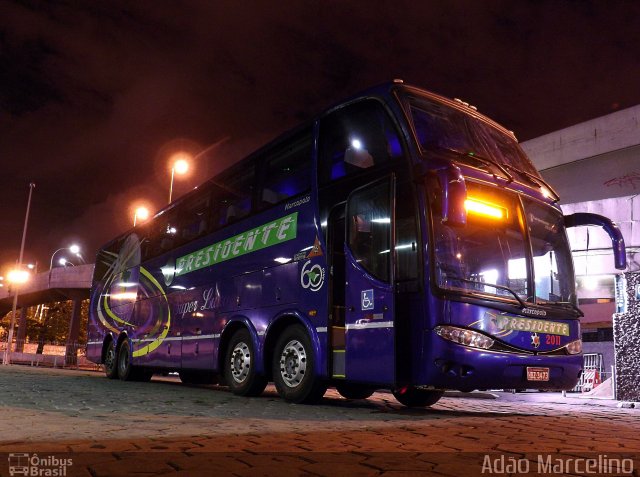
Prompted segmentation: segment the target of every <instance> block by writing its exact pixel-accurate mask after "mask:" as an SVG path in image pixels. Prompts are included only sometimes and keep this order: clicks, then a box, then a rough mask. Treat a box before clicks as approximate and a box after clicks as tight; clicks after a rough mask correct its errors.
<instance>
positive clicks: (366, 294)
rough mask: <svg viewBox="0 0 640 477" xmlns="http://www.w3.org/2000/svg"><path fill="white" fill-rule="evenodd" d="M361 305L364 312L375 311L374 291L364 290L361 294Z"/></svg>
mask: <svg viewBox="0 0 640 477" xmlns="http://www.w3.org/2000/svg"><path fill="white" fill-rule="evenodd" d="M360 304H361V305H362V306H361V308H362V311H365V310H373V290H362V291H361V292H360Z"/></svg>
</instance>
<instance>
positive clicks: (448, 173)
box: [437, 164, 467, 225]
mask: <svg viewBox="0 0 640 477" xmlns="http://www.w3.org/2000/svg"><path fill="white" fill-rule="evenodd" d="M437 174H438V180H439V181H440V187H441V189H442V222H443V223H445V224H447V225H466V223H467V211H466V209H465V208H464V201H465V199H466V198H467V185H466V184H465V182H464V177H462V172H461V171H460V168H459V167H458V166H455V165H453V164H451V165H449V166H447V167H444V168H442V169H438V170H437Z"/></svg>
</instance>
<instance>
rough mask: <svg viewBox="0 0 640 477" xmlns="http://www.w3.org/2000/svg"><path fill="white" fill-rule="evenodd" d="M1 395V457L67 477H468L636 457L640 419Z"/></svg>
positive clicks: (21, 376)
mask: <svg viewBox="0 0 640 477" xmlns="http://www.w3.org/2000/svg"><path fill="white" fill-rule="evenodd" d="M0 389H2V392H1V393H0V453H9V452H24V453H35V452H38V453H39V455H43V453H44V454H52V455H55V454H56V453H58V454H63V453H65V455H67V454H66V453H68V452H71V455H72V456H73V458H74V465H73V468H72V469H71V470H72V473H71V474H69V475H87V476H89V475H92V476H93V477H100V476H102V475H105V476H106V475H109V476H110V475H115V476H117V475H140V476H145V475H155V474H158V475H172V476H173V475H175V476H180V475H212V473H215V474H216V475H238V476H240V475H250V476H251V477H256V476H259V475H279V476H287V475H313V476H318V475H327V476H329V475H330V476H331V477H334V476H339V475H394V476H395V475H400V474H402V475H419V474H420V473H422V474H423V475H424V474H428V473H432V472H439V473H440V475H465V476H466V475H481V470H482V466H481V463H482V456H484V455H486V453H489V452H491V453H493V454H495V455H515V456H529V455H531V454H535V453H553V454H554V455H555V453H556V452H561V453H563V454H566V455H570V454H571V453H578V452H586V453H587V455H588V454H589V453H590V454H592V455H597V454H598V453H603V452H606V453H608V455H609V456H611V453H615V454H617V453H619V452H625V451H626V452H632V453H633V455H634V456H636V457H637V456H638V455H639V454H640V433H638V431H637V430H638V429H639V428H640V409H619V408H616V406H615V403H602V402H598V403H585V402H584V401H585V400H576V399H573V400H571V399H565V400H564V401H561V402H559V401H558V400H559V399H561V398H558V397H553V396H548V395H540V396H538V395H533V394H530V393H526V394H525V395H502V394H501V395H499V397H498V399H495V400H483V399H478V400H474V399H468V398H444V399H442V400H441V401H440V402H439V403H438V404H437V405H435V406H433V408H431V409H407V408H404V407H403V406H402V405H400V404H399V403H397V402H396V401H395V400H394V399H393V398H392V397H391V395H390V394H389V393H383V392H379V393H375V394H374V395H373V396H372V397H371V398H370V399H369V400H366V401H350V400H346V399H344V398H342V397H340V396H339V394H338V393H337V392H336V391H335V390H330V391H328V392H327V395H326V396H325V398H324V399H323V401H322V402H321V403H320V404H319V405H315V406H305V405H295V404H289V403H286V402H284V401H282V400H280V399H279V398H277V396H276V394H275V391H274V389H273V386H269V387H268V388H267V390H266V391H265V394H264V395H263V396H261V397H258V398H242V397H238V396H234V395H233V394H231V393H229V392H228V391H227V390H226V389H225V388H223V387H220V386H184V385H181V384H179V383H178V382H177V379H176V378H160V379H158V378H154V380H153V381H152V382H150V383H126V382H121V381H111V380H107V379H105V378H104V377H103V376H102V375H100V374H97V373H90V372H86V371H80V372H78V371H70V370H52V369H42V368H29V367H20V366H6V367H0ZM5 462H6V461H5ZM478 462H480V465H479V464H478ZM142 464H144V465H142ZM3 465H4V464H3V463H2V456H0V475H6V474H7V469H6V466H5V467H3ZM636 470H637V467H636ZM485 475H486V473H485Z"/></svg>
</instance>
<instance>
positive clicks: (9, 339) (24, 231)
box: [2, 182, 36, 365]
mask: <svg viewBox="0 0 640 477" xmlns="http://www.w3.org/2000/svg"><path fill="white" fill-rule="evenodd" d="M35 188H36V185H35V183H33V182H31V183H30V184H29V199H28V200H27V213H26V214H25V217H24V228H23V229H22V243H21V244H20V256H19V258H18V267H17V268H18V270H21V269H22V258H23V256H24V243H25V240H26V238H27V225H28V224H29V210H30V209H31V195H32V194H33V189H35ZM19 288H20V284H19V283H16V284H15V288H14V293H15V295H13V313H11V324H10V325H9V333H8V336H7V347H6V349H5V350H4V356H3V359H2V364H4V365H7V364H10V363H11V342H12V341H13V328H15V325H16V311H17V309H18V291H19Z"/></svg>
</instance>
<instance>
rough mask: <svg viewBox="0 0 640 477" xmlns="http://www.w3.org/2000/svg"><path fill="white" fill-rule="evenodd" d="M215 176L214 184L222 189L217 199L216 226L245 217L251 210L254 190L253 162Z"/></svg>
mask: <svg viewBox="0 0 640 477" xmlns="http://www.w3.org/2000/svg"><path fill="white" fill-rule="evenodd" d="M239 166H240V167H232V168H231V169H229V170H228V171H226V172H224V173H223V174H222V175H220V176H217V177H216V178H215V182H216V186H217V187H219V188H220V189H221V191H222V195H221V197H220V200H219V201H217V203H218V207H219V210H218V211H217V213H218V216H219V221H218V227H222V226H224V225H228V224H232V223H234V222H237V221H238V220H240V219H242V218H244V217H247V216H248V215H250V214H251V213H252V211H253V201H254V191H255V190H256V174H255V162H252V163H245V162H244V161H243V163H241V164H239Z"/></svg>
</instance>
